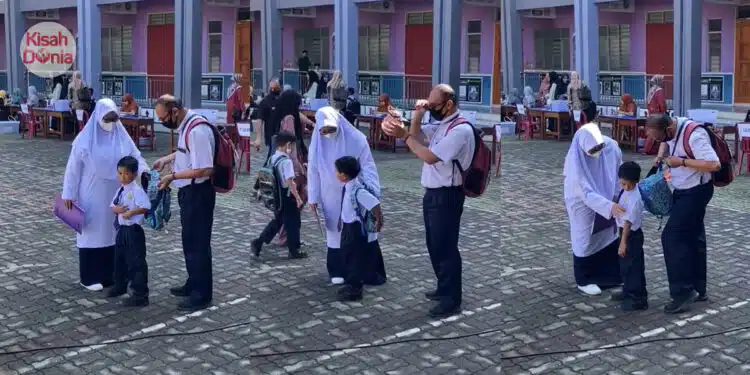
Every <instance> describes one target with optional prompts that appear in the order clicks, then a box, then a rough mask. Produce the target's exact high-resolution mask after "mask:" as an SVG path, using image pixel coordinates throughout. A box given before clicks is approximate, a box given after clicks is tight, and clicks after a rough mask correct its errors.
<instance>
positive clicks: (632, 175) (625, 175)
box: [617, 161, 641, 182]
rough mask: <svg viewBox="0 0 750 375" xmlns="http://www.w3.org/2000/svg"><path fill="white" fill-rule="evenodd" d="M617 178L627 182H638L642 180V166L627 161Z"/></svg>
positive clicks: (621, 167)
mask: <svg viewBox="0 0 750 375" xmlns="http://www.w3.org/2000/svg"><path fill="white" fill-rule="evenodd" d="M617 177H620V178H621V179H623V180H625V181H630V182H638V181H640V180H641V166H640V165H638V163H636V162H634V161H626V162H624V163H622V165H621V166H620V170H618V171H617Z"/></svg>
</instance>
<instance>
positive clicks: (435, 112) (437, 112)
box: [430, 104, 445, 121]
mask: <svg viewBox="0 0 750 375" xmlns="http://www.w3.org/2000/svg"><path fill="white" fill-rule="evenodd" d="M443 108H445V104H443V106H442V107H440V109H433V108H431V109H430V117H432V118H433V119H435V120H436V121H443V119H444V118H445V115H444V114H443Z"/></svg>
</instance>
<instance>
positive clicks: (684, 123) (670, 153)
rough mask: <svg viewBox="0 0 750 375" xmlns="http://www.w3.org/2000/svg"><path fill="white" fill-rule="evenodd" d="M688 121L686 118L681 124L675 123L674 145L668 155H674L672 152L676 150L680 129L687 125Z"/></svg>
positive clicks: (680, 133)
mask: <svg viewBox="0 0 750 375" xmlns="http://www.w3.org/2000/svg"><path fill="white" fill-rule="evenodd" d="M688 121H690V120H686V121H685V122H683V123H682V124H679V123H678V124H677V134H676V135H675V137H674V147H672V149H671V150H670V151H669V155H670V156H674V153H675V151H676V150H677V142H679V141H680V136H681V135H682V131H683V130H685V128H686V127H687V123H688Z"/></svg>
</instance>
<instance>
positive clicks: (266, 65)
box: [260, 0, 282, 88]
mask: <svg viewBox="0 0 750 375" xmlns="http://www.w3.org/2000/svg"><path fill="white" fill-rule="evenodd" d="M260 19H261V20H260V21H261V29H260V40H261V48H262V53H261V55H262V56H261V58H262V60H263V87H266V88H267V87H268V82H269V81H270V80H271V79H272V78H278V79H282V74H281V73H282V72H281V14H280V13H279V0H263V10H262V11H261V15H260Z"/></svg>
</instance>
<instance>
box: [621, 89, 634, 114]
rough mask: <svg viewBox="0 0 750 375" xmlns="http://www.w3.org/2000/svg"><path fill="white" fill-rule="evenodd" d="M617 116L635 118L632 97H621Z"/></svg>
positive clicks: (626, 95)
mask: <svg viewBox="0 0 750 375" xmlns="http://www.w3.org/2000/svg"><path fill="white" fill-rule="evenodd" d="M617 114H618V115H624V116H635V114H636V106H635V102H634V101H633V96H632V95H630V94H625V95H623V96H622V99H620V108H618V109H617Z"/></svg>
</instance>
